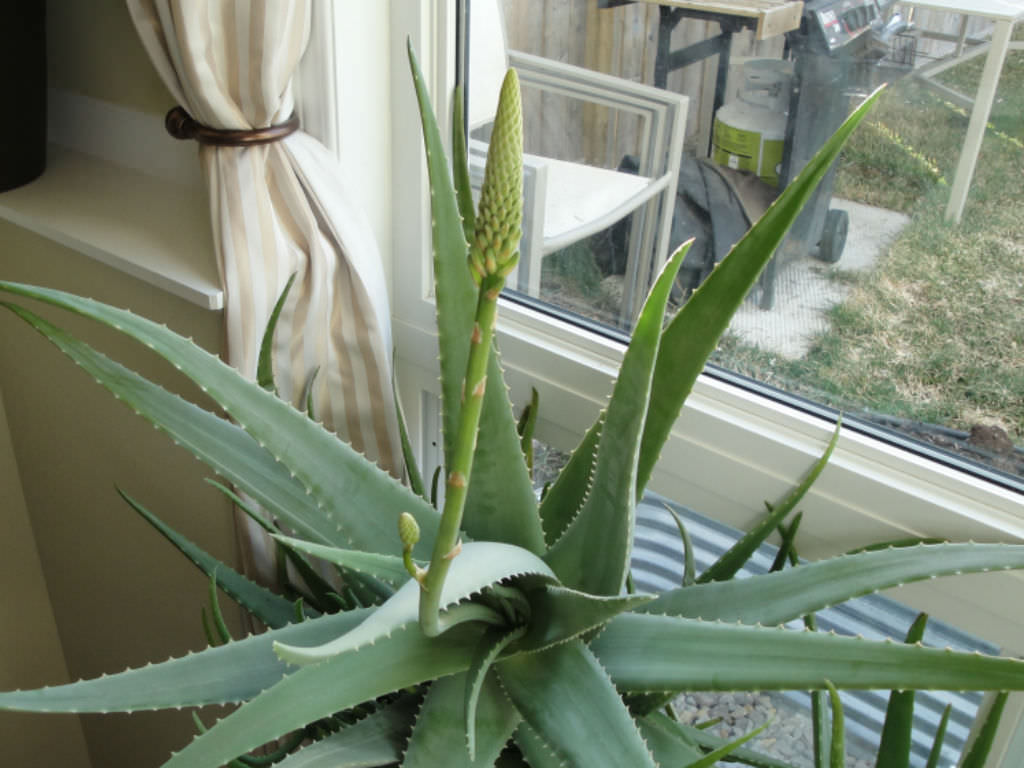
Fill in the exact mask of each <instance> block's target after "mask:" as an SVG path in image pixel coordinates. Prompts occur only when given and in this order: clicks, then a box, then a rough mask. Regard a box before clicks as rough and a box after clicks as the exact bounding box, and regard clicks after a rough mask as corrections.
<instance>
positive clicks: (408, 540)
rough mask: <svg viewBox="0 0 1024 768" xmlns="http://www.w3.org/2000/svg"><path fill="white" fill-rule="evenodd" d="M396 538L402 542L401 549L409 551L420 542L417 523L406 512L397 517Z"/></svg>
mask: <svg viewBox="0 0 1024 768" xmlns="http://www.w3.org/2000/svg"><path fill="white" fill-rule="evenodd" d="M398 538H399V539H401V540H402V548H403V549H405V550H411V549H412V548H413V547H415V546H416V542H418V541H419V540H420V526H419V523H417V522H416V518H415V517H413V516H412V515H410V514H409V513H408V512H403V513H402V514H401V515H399V516H398Z"/></svg>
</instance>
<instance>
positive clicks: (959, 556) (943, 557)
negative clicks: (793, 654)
mask: <svg viewBox="0 0 1024 768" xmlns="http://www.w3.org/2000/svg"><path fill="white" fill-rule="evenodd" d="M1011 568H1024V545H1019V544H922V545H919V546H914V547H899V548H896V549H887V550H883V551H879V552H861V553H860V554H856V555H841V556H839V557H834V558H831V559H829V560H822V561H819V562H816V563H808V564H806V565H801V566H799V567H796V568H791V569H789V570H787V571H781V572H778V573H768V574H764V575H760V576H754V577H751V578H749V579H733V580H731V581H721V582H712V583H710V584H699V585H696V586H693V587H687V588H685V589H675V590H672V591H671V592H666V593H664V594H663V595H661V596H660V597H658V599H656V600H655V601H654V602H652V603H649V604H647V605H645V606H643V607H642V608H640V609H638V610H640V611H642V612H650V613H667V614H672V615H674V616H688V617H690V618H702V619H705V620H713V619H718V620H721V621H740V622H743V623H744V624H765V625H774V624H782V623H784V622H787V621H790V620H792V619H795V618H798V617H800V616H802V615H804V614H807V613H813V612H814V611H817V610H819V609H821V608H826V607H828V606H831V605H836V604H837V603H841V602H843V601H844V600H849V599H850V598H853V597H859V596H860V595H866V594H869V593H871V592H875V591H877V590H880V589H888V588H889V587H895V586H898V585H900V584H908V583H910V582H912V581H921V580H923V579H929V578H931V577H933V576H950V575H954V574H959V573H979V572H984V571H996V570H1008V569H1011ZM968 687H969V686H968Z"/></svg>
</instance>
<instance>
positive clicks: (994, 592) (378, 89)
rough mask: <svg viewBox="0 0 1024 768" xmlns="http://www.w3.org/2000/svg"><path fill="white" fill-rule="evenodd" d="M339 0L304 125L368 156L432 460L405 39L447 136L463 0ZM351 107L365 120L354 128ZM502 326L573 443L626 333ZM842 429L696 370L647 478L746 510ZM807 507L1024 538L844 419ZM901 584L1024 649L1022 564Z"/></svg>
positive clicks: (822, 531) (814, 523) (426, 289)
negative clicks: (350, 139)
mask: <svg viewBox="0 0 1024 768" xmlns="http://www.w3.org/2000/svg"><path fill="white" fill-rule="evenodd" d="M341 5H343V6H344V14H342V13H341V10H340V9H338V8H337V6H338V4H336V3H316V4H314V8H316V9H318V10H317V11H316V14H317V16H318V18H317V20H315V22H314V30H313V39H312V41H311V53H312V55H311V60H312V61H314V62H316V66H318V67H323V66H327V67H329V68H330V74H329V76H328V77H327V78H326V80H324V79H323V74H322V73H323V70H320V73H321V74H320V75H319V76H318V78H317V79H319V80H320V82H321V83H327V84H328V86H329V87H328V88H326V89H324V88H323V87H322V85H321V87H319V88H317V91H318V92H319V94H320V96H318V97H317V99H319V98H321V97H322V98H323V99H324V100H325V103H324V104H318V105H317V107H318V109H316V110H313V113H312V114H314V115H316V116H317V117H316V118H315V119H313V120H312V122H309V123H307V124H306V127H307V129H308V130H311V131H312V132H313V133H314V134H319V135H320V136H321V138H322V139H324V140H325V141H326V143H328V145H329V146H332V148H333V149H334V150H335V152H336V153H337V154H338V155H339V157H342V158H343V159H344V157H345V156H348V157H352V156H353V152H355V151H357V149H358V152H359V157H360V158H362V162H361V168H362V170H361V171H360V172H358V173H357V174H356V178H355V182H356V183H358V184H360V185H361V186H362V187H363V188H364V189H365V190H366V191H367V198H368V201H369V203H370V205H371V208H372V210H371V219H373V220H374V222H375V224H376V226H377V229H378V234H379V236H380V237H381V241H382V246H383V251H384V255H385V259H386V261H387V265H386V269H387V271H388V272H389V274H391V275H392V276H393V279H392V301H393V305H392V306H393V307H394V310H393V321H394V339H395V345H396V349H395V354H396V368H397V370H398V373H399V382H400V392H401V396H402V400H403V404H404V407H405V410H406V416H407V418H408V420H409V422H410V430H411V432H412V434H413V437H414V441H416V444H417V445H419V446H420V448H421V452H422V453H423V454H424V456H423V458H424V463H425V464H426V465H429V466H432V465H433V463H436V461H437V452H436V451H431V448H432V446H433V444H434V440H433V438H432V435H434V434H435V429H436V423H437V415H436V411H435V409H434V408H433V407H432V404H433V403H434V402H436V394H437V389H438V388H437V375H438V374H437V364H436V358H437V353H436V349H437V341H436V335H435V333H434V330H433V329H434V306H433V302H432V298H431V281H430V263H431V255H430V245H429V221H430V218H429V208H428V199H429V196H428V191H427V179H426V169H425V166H424V163H423V160H422V142H421V138H420V122H419V116H418V112H417V109H416V102H415V98H414V95H413V91H412V87H411V83H410V78H409V74H408V71H409V69H408V61H407V57H406V39H409V40H411V41H412V43H413V45H414V47H415V50H416V52H417V55H418V58H419V60H420V64H421V67H422V69H423V71H424V73H425V77H426V80H427V83H428V86H429V88H430V91H431V93H432V94H433V98H434V102H435V110H436V112H437V114H438V120H439V122H440V124H441V126H442V135H445V136H446V135H448V124H449V115H450V107H451V97H450V94H451V90H452V87H453V85H454V66H455V65H454V62H455V50H456V39H455V25H456V7H457V4H456V0H435V2H431V3H423V2H421V0H390V3H379V4H378V3H343V4H341ZM324 6H326V8H325V7H324ZM342 16H344V18H342ZM382 40H384V41H386V42H385V44H384V45H383V46H381V45H380V42H381V41H382ZM368 41H369V42H368ZM343 52H345V53H346V54H347V55H346V56H342V55H341V54H342V53H343ZM353 52H355V53H353ZM357 56H358V57H359V58H358V59H357V58H356V57H357ZM382 73H383V74H382ZM306 90H307V91H308V90H309V89H306ZM325 90H326V91H327V92H326V93H325ZM306 101H309V94H308V93H307V99H306ZM353 105H355V107H354V106H353ZM307 109H308V107H307ZM357 115H358V116H357ZM353 120H358V121H359V128H358V130H356V131H354V130H353V126H352V121H353ZM318 125H319V126H320V127H318ZM346 127H347V128H348V130H346ZM346 132H347V133H349V134H353V133H354V135H358V136H362V137H364V138H366V137H378V139H379V137H386V138H385V139H384V141H385V144H386V145H387V150H386V152H385V153H384V154H386V157H381V150H380V143H379V141H373V142H372V144H373V147H374V149H373V154H372V155H371V160H373V161H374V162H376V163H377V164H376V165H373V164H372V163H370V164H367V161H366V154H365V151H364V150H363V149H362V148H353V147H347V146H345V140H344V138H343V136H342V135H343V134H345V133H346ZM357 167H359V166H357ZM382 168H386V169H387V172H386V173H382V172H381V170H380V169H382ZM374 206H375V207H374ZM498 342H499V345H500V347H501V350H502V360H503V363H504V366H505V369H506V373H507V377H508V384H509V387H510V390H511V393H512V397H513V400H514V401H515V402H516V403H517V404H518V405H520V406H521V405H522V404H523V403H525V402H526V400H527V398H528V396H529V392H530V387H531V386H534V387H536V388H537V389H538V391H539V392H540V402H541V412H540V413H541V418H540V422H539V424H538V437H539V438H540V439H542V440H544V441H545V442H547V443H548V444H550V445H553V446H554V447H556V448H560V449H569V448H571V447H572V446H574V445H575V443H576V442H577V441H578V439H579V436H580V435H581V434H582V433H583V432H584V431H585V430H586V428H587V427H589V426H590V424H591V423H592V422H593V420H594V418H595V417H596V416H597V414H598V412H599V410H600V408H601V407H602V406H603V405H604V403H605V401H606V399H607V396H608V393H609V392H610V385H611V380H612V377H613V375H614V371H615V370H616V369H617V365H618V362H619V361H620V360H621V356H622V351H623V348H622V346H621V345H620V344H619V343H617V342H614V341H611V340H609V339H607V338H604V337H602V336H600V335H597V334H594V333H589V332H587V331H586V330H581V329H579V328H577V327H575V326H573V325H571V324H569V323H567V322H564V321H559V320H557V319H553V318H551V317H549V316H546V315H544V314H541V313H538V312H535V311H533V310H531V309H529V308H526V307H523V306H521V305H517V304H513V303H511V302H505V301H503V302H502V307H501V311H500V323H499V328H498ZM832 429H833V425H832V424H831V423H829V422H828V421H827V420H825V419H823V418H821V417H818V416H815V415H812V414H809V413H807V412H805V411H802V410H798V409H795V408H793V407H790V406H787V405H784V404H782V403H779V402H778V401H776V400H773V399H771V398H768V397H765V396H763V395H760V394H757V393H755V392H751V391H749V390H747V389H744V388H741V387H739V386H736V385H734V384H730V383H728V382H724V381H721V380H718V379H715V378H712V377H710V376H702V377H701V379H700V380H699V381H698V382H697V385H696V387H695V389H694V392H693V395H692V396H691V397H690V399H689V401H688V402H687V404H686V407H685V409H684V412H683V414H682V416H681V417H680V419H679V421H678V423H677V424H676V425H675V427H674V429H673V431H672V434H671V436H670V438H669V441H668V443H667V444H666V446H665V450H664V452H663V455H662V459H661V461H660V463H659V465H658V467H657V469H656V470H655V473H654V476H653V477H652V480H651V489H652V490H655V491H657V492H659V493H662V494H664V495H666V496H668V497H671V498H674V499H677V500H679V501H681V502H683V503H685V504H687V505H688V506H691V507H692V508H694V509H695V510H697V511H699V512H701V513H702V514H705V515H709V516H711V517H714V518H716V519H719V520H721V521H723V522H726V523H728V524H731V525H734V526H736V527H740V528H745V527H748V526H749V525H750V523H751V522H752V521H754V520H755V519H756V518H757V517H758V516H759V515H760V513H761V510H762V509H763V507H762V502H763V501H764V500H765V499H773V498H776V497H778V496H779V495H781V494H783V493H784V492H785V491H786V490H788V489H789V488H790V487H791V486H792V485H793V484H794V483H795V482H797V481H798V479H799V478H800V476H801V475H802V474H803V473H804V472H805V471H806V470H807V468H808V467H809V466H810V465H811V464H812V463H813V462H814V460H815V459H816V458H817V456H818V455H819V454H820V452H821V451H822V450H823V448H824V446H825V445H826V444H827V442H828V440H829V438H830V436H831V432H832ZM428 453H432V454H433V455H432V456H428V455H427V454H428ZM802 508H803V510H804V511H805V513H806V514H805V516H804V522H803V525H802V526H801V555H803V556H805V557H808V558H810V559H817V558H820V557H824V556H827V555H832V554H839V553H841V552H843V551H846V550H848V549H851V548H853V547H856V546H860V545H864V544H868V543H872V542H875V541H878V540H886V539H896V538H902V537H905V536H911V535H929V536H943V537H948V538H950V539H954V540H967V539H970V540H975V541H1024V497H1022V496H1021V494H1019V493H1016V492H1014V491H1012V490H1009V489H1007V488H1005V487H1001V486H999V485H996V484H994V483H991V482H988V481H986V480H984V479H982V478H980V477H978V476H976V475H972V474H970V473H968V472H966V471H959V470H956V469H953V468H950V467H949V466H945V465H943V464H940V463H938V462H935V461H932V460H929V459H927V458H924V457H922V456H919V455H915V454H913V453H910V452H908V451H906V450H902V449H900V448H897V447H895V446H893V445H891V444H889V443H886V442H883V441H881V440H879V439H876V438H873V437H870V436H868V435H865V434H862V433H859V432H857V431H855V430H853V429H846V430H845V431H844V432H843V434H842V436H841V438H840V441H839V444H838V446H837V448H836V451H835V453H834V455H833V458H832V460H831V462H830V465H829V467H828V468H827V469H826V470H825V472H824V473H823V474H822V476H821V478H820V479H819V481H818V482H817V483H816V485H815V487H814V488H813V489H812V491H811V493H810V494H809V495H808V498H807V499H806V501H805V502H804V503H803V504H802ZM893 596H894V597H896V598H897V599H899V600H901V601H903V602H906V603H909V604H911V605H913V606H914V607H916V608H918V609H920V610H926V611H928V612H929V613H930V614H931V615H933V616H935V617H937V618H941V619H943V620H946V621H950V622H951V623H955V624H957V625H959V626H962V627H965V628H967V629H969V630H970V631H972V632H974V633H975V634H978V635H980V636H982V637H985V638H986V639H988V640H990V641H992V642H994V643H997V644H999V645H1000V646H1001V647H1002V648H1004V649H1005V652H1006V653H1008V654H1012V655H1024V617H1021V616H1019V615H1018V616H1006V615H1004V613H1007V611H1006V609H1005V606H1007V605H1014V604H1016V605H1020V604H1021V597H1022V596H1024V577H1022V576H1021V574H1020V573H1000V574H986V575H984V576H971V577H962V578H959V579H941V580H936V581H931V582H925V583H921V584H915V585H909V586H906V587H903V588H901V589H900V590H898V591H896V592H894V593H893ZM1022 718H1024V696H1020V695H1015V696H1014V697H1012V699H1011V706H1010V710H1009V711H1008V712H1007V714H1006V716H1005V717H1004V723H1003V727H1002V728H1001V729H1000V733H1001V745H1002V746H1001V749H1002V752H1001V753H1000V755H999V756H997V757H995V758H994V760H993V762H992V765H993V766H1003V768H1011V766H1013V765H1016V763H1015V762H1013V759H1012V755H1011V754H1010V753H1008V752H1007V751H1006V750H1007V745H1008V744H1009V742H1010V740H1011V739H1012V738H1014V733H1015V732H1017V731H1018V729H1019V728H1020V726H1021V723H1022ZM1017 738H1021V736H1020V735H1019V734H1018V737H1017ZM998 751H999V750H997V752H998Z"/></svg>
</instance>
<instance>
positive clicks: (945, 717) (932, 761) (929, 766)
mask: <svg viewBox="0 0 1024 768" xmlns="http://www.w3.org/2000/svg"><path fill="white" fill-rule="evenodd" d="M951 714H953V705H952V704H947V705H946V708H945V709H944V710H942V719H941V720H939V727H938V728H936V729H935V740H934V741H933V742H932V749H931V752H929V753H928V762H927V763H925V767H924V768H939V759H940V758H941V757H942V742H943V741H945V740H946V726H948V725H949V716H950V715H951Z"/></svg>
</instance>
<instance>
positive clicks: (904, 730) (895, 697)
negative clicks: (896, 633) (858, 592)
mask: <svg viewBox="0 0 1024 768" xmlns="http://www.w3.org/2000/svg"><path fill="white" fill-rule="evenodd" d="M927 623H928V614H926V613H922V614H919V615H918V617H917V618H916V619H915V620H914V623H913V624H911V625H910V629H909V630H908V631H907V637H906V639H905V640H904V642H905V643H907V644H908V645H916V644H917V643H920V642H921V639H922V638H923V637H924V630H925V626H926V625H927ZM913 732H914V692H913V691H912V690H904V691H892V692H891V693H890V694H889V704H888V706H887V707H886V710H885V722H884V723H883V725H882V740H881V742H880V743H879V745H878V761H877V762H876V763H875V768H907V766H909V765H910V750H911V746H912V739H913Z"/></svg>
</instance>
